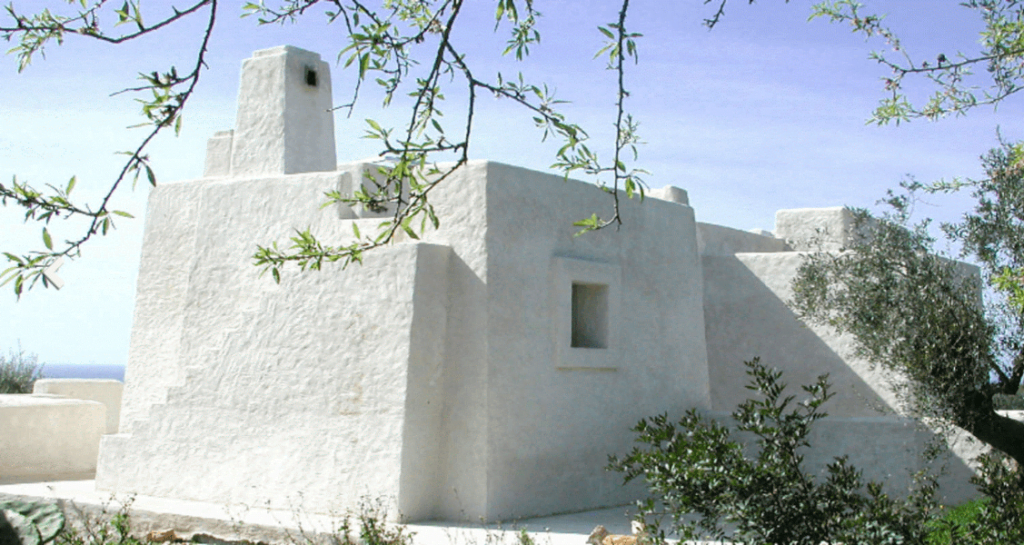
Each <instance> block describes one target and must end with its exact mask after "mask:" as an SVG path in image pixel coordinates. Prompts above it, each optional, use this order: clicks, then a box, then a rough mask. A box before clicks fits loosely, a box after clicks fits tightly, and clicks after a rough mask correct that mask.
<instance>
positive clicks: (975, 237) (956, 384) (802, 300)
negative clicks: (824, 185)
mask: <svg viewBox="0 0 1024 545" xmlns="http://www.w3.org/2000/svg"><path fill="white" fill-rule="evenodd" d="M1022 158H1024V154H1022V153H1021V147H1020V146H1019V145H1013V144H1006V143H1004V144H1003V146H1001V147H1000V148H997V149H994V150H992V151H991V152H990V153H989V154H988V155H986V156H985V157H984V158H983V163H984V166H985V172H986V176H985V178H983V179H981V180H973V181H970V180H968V181H958V182H955V183H952V184H938V185H933V186H923V185H922V184H919V183H916V182H908V183H905V184H904V187H905V188H906V190H907V193H905V194H899V195H895V194H894V195H891V196H890V198H889V199H888V203H889V204H890V205H891V206H892V212H890V213H887V214H886V215H884V216H883V217H881V218H877V219H875V218H873V217H871V215H870V214H869V213H868V212H866V211H863V210H861V211H857V212H856V217H857V233H856V236H855V237H854V238H853V240H852V241H851V243H850V244H849V245H848V246H847V247H846V248H845V250H844V251H843V252H840V253H826V252H819V253H815V254H812V255H809V256H808V257H807V258H806V261H805V262H804V263H803V265H802V266H801V268H800V270H799V273H798V276H797V278H796V280H795V281H794V291H795V297H794V304H795V306H796V308H797V310H798V311H799V312H800V313H801V314H802V315H803V316H805V317H807V318H809V319H811V320H814V321H817V322H820V323H827V324H829V325H831V326H833V327H835V328H836V329H837V330H839V331H840V332H844V333H849V334H850V335H852V336H853V338H854V339H855V340H856V346H857V350H858V352H859V353H860V355H861V356H863V357H865V358H867V359H868V360H869V361H871V362H873V363H875V364H878V365H880V366H882V367H883V368H885V369H887V370H889V371H892V372H893V373H894V374H895V375H896V376H897V377H899V381H898V382H897V384H898V386H899V388H900V390H901V392H902V393H903V394H904V396H903V399H904V400H905V401H906V402H907V405H908V409H909V410H910V411H911V412H912V413H913V414H917V415H923V416H933V417H938V418H939V419H941V420H942V421H945V422H949V423H952V424H955V425H956V426H959V427H961V428H963V429H965V430H967V431H968V432H970V433H971V434H973V435H974V436H975V437H977V438H978V439H980V440H982V441H984V442H985V443H988V444H989V445H992V446H993V447H995V448H996V449H998V450H1000V451H1002V452H1004V453H1006V454H1007V455H1009V456H1011V457H1012V458H1014V459H1015V460H1017V462H1019V463H1020V462H1024V424H1022V423H1020V422H1017V421H1015V420H1012V419H1010V418H1007V417H1005V416H1002V415H1000V414H998V413H997V412H995V405H994V398H995V397H996V396H998V395H1014V394H1016V393H1017V392H1018V390H1019V388H1020V384H1021V379H1022V377H1024V336H1022V326H1024V306H1022V305H1021V299H1020V294H1021V283H1020V281H1019V280H1018V278H1019V274H1020V271H1021V269H1020V266H1021V264H1022V261H1021V260H1022V259H1024V253H1022V252H1024V244H1022V243H1021V240H1022V239H1021V238H1020V234H1021V229H1022V227H1024V224H1022V219H1024V207H1022V205H1024V200H1022V197H1021V191H1022V184H1024V179H1022V175H1024V170H1022V169H1021V160H1022ZM962 187H970V188H971V189H972V191H973V195H974V197H975V199H976V201H977V204H976V205H975V208H974V210H973V211H970V212H968V213H966V214H965V215H964V216H963V218H962V219H961V221H959V222H955V223H951V224H947V225H943V226H942V227H943V231H944V232H945V233H946V235H948V236H949V237H950V238H952V239H953V240H954V241H957V242H959V243H960V244H961V247H962V253H961V255H960V257H961V258H970V259H974V260H976V261H977V262H978V263H979V264H980V265H981V275H980V276H977V275H974V274H971V273H970V272H969V271H966V270H965V269H964V267H963V266H962V265H958V264H957V263H956V262H954V261H953V260H951V259H948V258H945V257H943V256H941V255H939V254H938V253H936V252H937V251H936V248H935V239H934V238H933V237H932V236H931V235H930V234H929V231H928V222H927V221H925V222H921V223H918V224H916V225H911V224H910V221H911V218H910V214H911V209H912V204H913V202H914V199H915V197H914V195H915V193H916V192H918V191H922V190H927V191H947V190H953V189H957V188H962ZM983 284H984V286H986V287H987V288H988V290H987V292H986V293H987V294H988V295H989V298H990V301H989V304H987V305H986V304H983V303H982V291H983V289H982V286H983Z"/></svg>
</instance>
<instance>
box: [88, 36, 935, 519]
mask: <svg viewBox="0 0 1024 545" xmlns="http://www.w3.org/2000/svg"><path fill="white" fill-rule="evenodd" d="M330 106H331V90H330V75H329V69H328V66H327V64H326V63H324V62H322V61H320V58H319V56H318V55H316V54H314V53H310V52H306V51H302V50H299V49H295V48H290V47H280V48H275V49H269V50H265V51H259V52H257V53H255V54H254V56H253V58H251V59H249V60H247V61H245V63H244V64H243V70H242V84H241V91H240V94H239V110H238V111H239V114H238V119H237V123H236V128H235V130H234V131H233V132H231V131H229V132H224V133H218V134H217V135H215V136H214V138H212V139H211V141H210V145H209V148H208V155H207V163H206V176H205V177H204V178H202V179H200V180H193V181H187V182H181V183H172V184H165V185H161V186H159V187H157V188H156V189H154V191H153V192H152V194H151V197H150V202H149V213H148V217H147V223H146V234H145V239H144V247H143V252H142V263H141V265H140V271H139V278H138V286H139V287H138V295H137V302H136V310H135V321H134V327H133V332H132V339H131V350H130V355H129V363H128V367H127V371H126V388H125V393H124V403H123V408H122V416H121V425H120V433H119V434H117V435H108V436H105V437H104V439H103V442H102V444H101V448H100V458H99V465H98V473H97V485H98V487H100V488H102V489H106V490H112V491H116V492H119V493H139V494H147V495H154V496H162V497H172V498H182V499H195V500H204V501H213V502H223V503H230V504H236V503H242V504H248V505H252V506H264V505H268V504H269V505H270V506H275V507H284V508H293V507H301V508H302V509H305V510H309V511H318V512H330V511H337V510H339V509H345V508H349V507H352V506H353V505H356V504H357V503H358V502H359V499H360V498H361V497H364V496H370V497H385V498H391V499H393V500H394V501H395V505H396V507H397V509H398V510H399V511H400V512H401V513H402V514H403V516H405V517H407V518H409V519H411V520H424V519H467V520H476V519H478V518H481V517H482V518H484V519H488V520H494V519H506V520H507V519H510V518H514V517H523V516H528V515H538V514H548V513H556V512H566V511H575V510H582V509H587V508H592V507H598V506H607V505H616V504H623V503H628V502H629V501H631V500H633V499H634V498H635V497H636V496H637V493H638V490H639V489H637V488H635V487H633V488H624V487H622V486H621V477H620V476H619V475H617V474H614V473H608V472H606V471H604V466H605V465H606V463H607V457H608V455H609V454H612V453H623V452H625V451H627V450H628V449H629V448H630V443H631V441H632V437H633V436H632V433H631V432H630V431H629V430H630V428H631V427H632V426H633V425H634V424H635V423H636V422H637V420H639V419H640V418H641V417H644V416H650V415H654V414H658V413H662V412H668V413H670V414H681V413H682V412H683V411H684V410H686V409H688V408H691V407H697V408H701V409H705V410H708V411H712V412H714V411H731V410H732V409H733V408H735V405H736V403H738V402H739V401H740V400H742V399H744V398H745V397H746V396H747V394H748V391H747V390H746V389H744V388H743V387H742V385H743V384H744V383H745V382H746V377H745V376H744V374H743V370H744V366H743V361H744V360H747V359H750V358H752V357H754V356H760V357H761V358H762V360H763V361H765V362H767V363H769V364H771V365H774V366H777V367H781V368H783V369H785V370H786V371H787V375H786V379H787V380H788V381H789V382H790V383H791V384H794V385H795V384H802V383H808V382H811V381H813V379H814V377H816V376H817V375H819V374H821V373H824V372H828V373H830V374H831V377H832V381H833V383H834V384H835V385H836V390H837V392H838V395H837V396H836V398H835V399H834V400H833V401H832V402H831V403H830V405H829V409H830V412H831V413H832V414H833V415H834V416H835V418H833V419H831V420H830V425H829V426H828V427H827V428H825V429H824V430H823V431H822V433H821V434H819V435H820V437H819V438H818V439H819V441H820V442H819V443H818V444H820V445H821V447H822V448H819V449H817V450H815V451H814V452H813V453H811V454H810V455H809V459H812V460H814V461H815V463H823V462H824V461H825V460H827V459H828V458H829V457H830V456H831V455H833V454H840V453H844V452H845V453H849V454H851V461H852V462H853V463H855V464H856V465H858V467H863V468H864V469H865V470H866V474H867V475H868V476H870V477H874V478H883V479H886V480H888V481H889V482H890V485H893V486H896V487H898V486H899V483H902V482H905V480H906V474H907V472H906V471H905V468H907V467H914V466H915V464H916V463H917V461H916V460H917V453H918V450H919V449H920V445H921V441H922V439H923V437H924V435H926V434H923V433H922V432H918V431H915V430H914V428H913V427H912V426H910V425H908V423H907V422H906V421H904V420H902V419H900V418H897V417H892V416H883V415H881V414H880V413H879V412H878V411H877V409H876V407H875V406H876V405H881V406H891V405H892V402H891V401H892V400H891V399H889V398H888V397H887V394H886V393H885V391H886V390H885V389H884V388H883V387H881V386H879V384H880V382H879V381H878V380H877V378H874V377H873V375H872V373H871V372H870V370H869V369H867V368H866V367H865V366H863V365H860V364H858V363H857V362H855V361H853V360H852V359H851V358H850V357H849V355H850V354H849V348H848V346H847V343H845V342H844V340H843V339H838V338H835V337H834V336H831V335H829V334H828V333H827V332H823V331H819V330H815V329H810V328H808V327H806V326H805V325H803V324H802V323H800V322H799V321H798V320H797V319H796V317H795V316H794V315H793V314H792V312H791V311H789V310H788V308H787V307H786V305H785V301H786V299H787V298H788V294H789V280H790V279H791V277H792V274H793V272H794V271H795V268H796V266H797V265H798V264H799V255H798V253H797V252H794V251H792V250H793V249H794V246H793V245H792V244H790V243H787V242H784V241H783V240H784V239H793V240H798V239H801V237H803V236H804V235H805V234H806V230H807V229H810V228H811V227H809V226H817V227H823V228H827V229H828V230H830V231H829V232H830V235H831V236H833V237H834V239H835V240H836V241H837V243H838V242H841V240H842V237H843V236H845V235H846V234H847V231H848V224H847V223H846V222H847V220H848V212H846V211H845V210H843V209H838V208H837V209H826V210H817V211H791V212H789V213H780V216H779V220H778V225H777V230H776V236H777V237H778V238H774V237H772V236H763V235H759V234H753V233H745V232H741V231H736V230H733V229H728V228H725V227H717V226H712V225H704V224H697V223H696V222H695V221H694V215H693V209H692V208H690V206H689V204H688V202H687V199H686V194H685V192H683V191H682V190H679V189H678V188H671V187H670V188H666V189H663V190H658V191H654V192H652V193H654V194H655V195H654V197H656V198H648V199H646V200H645V201H644V202H643V203H640V202H637V201H627V202H624V203H623V207H624V208H623V216H624V217H625V224H624V225H623V226H622V228H621V229H620V230H617V231H616V230H606V231H600V232H596V233H592V234H588V235H586V236H582V237H573V233H574V232H575V230H576V228H575V227H573V226H572V220H573V219H578V218H580V217H585V216H589V215H590V213H591V212H592V211H594V210H597V209H599V208H601V207H603V206H605V205H606V204H607V202H606V199H607V198H608V196H607V194H606V193H604V192H602V191H601V190H599V189H597V188H595V187H594V186H592V185H589V184H585V183H582V182H576V181H568V182H565V181H563V179H562V178H561V177H560V176H554V175H549V174H542V173H537V172H532V171H528V170H525V169H521V168H516V167H512V166H507V165H503V164H497V163H493V162H486V161H477V162H471V163H470V164H468V165H466V166H465V167H463V168H461V169H460V170H459V171H458V172H457V174H456V175H455V176H454V177H453V178H452V179H450V180H449V181H448V182H447V183H446V184H445V185H444V186H443V187H440V188H438V190H437V191H436V192H435V193H432V196H431V202H432V203H433V204H434V206H435V207H436V210H437V212H438V215H439V216H440V217H441V220H442V226H441V228H440V229H439V230H436V231H428V232H427V233H426V234H425V235H424V236H423V237H422V240H421V241H415V240H403V241H400V242H397V243H395V244H393V245H391V246H389V247H387V248H385V249H381V250H375V251H374V252H373V253H372V254H371V255H369V256H368V257H367V259H366V261H365V263H364V264H362V265H355V266H351V267H349V268H347V269H345V270H342V269H341V268H340V267H336V266H331V265H325V266H324V269H323V270H322V271H319V272H309V273H304V274H295V275H289V276H288V277H286V278H285V279H284V280H283V281H282V282H281V284H280V285H278V284H275V283H274V281H273V280H272V279H270V278H269V276H264V277H260V274H259V270H258V269H257V268H256V267H254V266H253V265H252V260H251V256H252V254H253V253H254V251H255V249H256V244H259V243H262V244H266V243H268V242H270V241H272V240H276V239H279V238H280V237H281V236H282V234H287V233H291V232H293V230H294V229H305V228H307V227H310V228H311V229H312V231H313V232H314V233H316V234H317V235H318V237H320V238H321V239H323V240H325V241H327V242H330V243H338V242H341V241H343V240H346V239H347V238H349V237H351V236H352V225H351V224H352V223H353V222H359V224H360V225H361V226H362V230H363V231H364V232H372V230H373V228H374V226H376V224H377V223H378V222H379V221H380V220H379V218H377V219H375V218H374V217H373V216H374V215H373V214H369V213H364V212H363V211H361V210H355V209H349V208H346V207H344V206H341V207H339V210H338V212H337V213H334V212H331V211H321V210H319V204H320V202H321V201H322V195H323V193H324V192H325V191H327V190H330V189H339V188H340V190H341V191H342V192H349V193H351V191H352V190H353V184H354V183H357V182H358V181H359V180H362V179H363V173H364V171H365V170H367V169H368V168H372V166H373V165H371V164H367V163H353V164H345V165H341V166H340V167H336V166H335V165H336V159H335V148H334V137H333V134H334V130H333V122H332V120H331V114H330V113H329V112H328V109H329V108H330ZM354 180H355V181H356V182H353V181H354ZM657 197H661V198H657ZM794 244H796V246H795V248H796V249H799V244H798V243H794ZM847 447H849V448H847ZM900 479H902V480H900Z"/></svg>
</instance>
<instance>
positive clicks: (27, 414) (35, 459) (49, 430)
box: [0, 394, 106, 483]
mask: <svg viewBox="0 0 1024 545" xmlns="http://www.w3.org/2000/svg"><path fill="white" fill-rule="evenodd" d="M105 430H106V408H105V407H104V406H103V404H102V403H100V402H98V401H88V400H82V399H67V398H63V397H59V396H53V395H47V394H39V395H36V394H32V395H26V394H0V436H2V440H0V482H3V483H9V482H17V481H27V480H34V481H39V480H43V481H47V480H59V479H87V478H90V477H92V475H93V472H95V471H96V453H97V449H98V448H99V443H100V437H101V436H102V435H103V433H104V431H105Z"/></svg>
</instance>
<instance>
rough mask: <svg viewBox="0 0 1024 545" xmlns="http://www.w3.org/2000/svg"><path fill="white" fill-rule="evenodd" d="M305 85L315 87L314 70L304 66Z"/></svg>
mask: <svg viewBox="0 0 1024 545" xmlns="http://www.w3.org/2000/svg"><path fill="white" fill-rule="evenodd" d="M306 85H309V86H310V87H316V70H314V69H312V68H309V67H306Z"/></svg>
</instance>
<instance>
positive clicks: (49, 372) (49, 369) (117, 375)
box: [42, 363, 124, 382]
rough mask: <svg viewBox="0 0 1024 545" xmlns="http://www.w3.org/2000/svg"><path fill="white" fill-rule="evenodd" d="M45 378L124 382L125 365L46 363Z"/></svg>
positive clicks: (44, 365) (44, 368) (44, 366)
mask: <svg viewBox="0 0 1024 545" xmlns="http://www.w3.org/2000/svg"><path fill="white" fill-rule="evenodd" d="M42 368H43V378H101V379H114V380H120V381H121V382H124V365H118V364H112V363H46V364H43V365H42Z"/></svg>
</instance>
